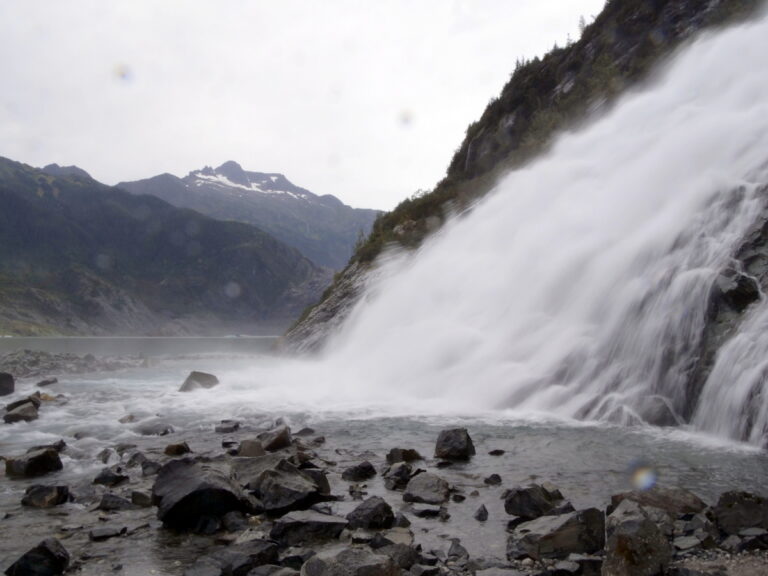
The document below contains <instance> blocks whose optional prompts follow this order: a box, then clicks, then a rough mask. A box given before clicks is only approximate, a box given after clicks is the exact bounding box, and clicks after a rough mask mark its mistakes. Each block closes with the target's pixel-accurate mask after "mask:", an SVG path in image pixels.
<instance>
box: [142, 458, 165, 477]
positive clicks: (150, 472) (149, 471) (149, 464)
mask: <svg viewBox="0 0 768 576" xmlns="http://www.w3.org/2000/svg"><path fill="white" fill-rule="evenodd" d="M160 468H162V466H161V464H160V462H153V461H152V460H145V461H144V462H142V463H141V475H142V476H144V477H147V476H154V475H155V474H157V473H158V472H160Z"/></svg>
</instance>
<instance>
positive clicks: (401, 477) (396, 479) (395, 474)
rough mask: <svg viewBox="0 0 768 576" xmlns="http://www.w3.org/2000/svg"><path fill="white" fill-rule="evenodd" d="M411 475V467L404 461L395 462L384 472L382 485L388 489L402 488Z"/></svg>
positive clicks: (406, 484)
mask: <svg viewBox="0 0 768 576" xmlns="http://www.w3.org/2000/svg"><path fill="white" fill-rule="evenodd" d="M411 476H413V468H412V467H411V465H410V464H408V463H406V462H397V463H395V464H393V465H392V466H390V468H389V470H387V471H386V472H385V473H384V486H386V487H387V489H388V490H403V489H404V488H405V487H406V486H408V482H410V480H411Z"/></svg>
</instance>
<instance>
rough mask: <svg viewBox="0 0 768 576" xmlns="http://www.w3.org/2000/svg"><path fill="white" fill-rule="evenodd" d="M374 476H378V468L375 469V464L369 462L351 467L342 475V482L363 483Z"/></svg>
mask: <svg viewBox="0 0 768 576" xmlns="http://www.w3.org/2000/svg"><path fill="white" fill-rule="evenodd" d="M374 476H376V468H374V467H373V464H371V463H370V462H368V461H367V460H366V461H365V462H361V463H360V464H355V465H354V466H350V467H349V468H347V469H345V470H344V471H343V472H342V473H341V478H342V480H346V481H347V482H363V481H364V480H368V479H369V478H373V477H374Z"/></svg>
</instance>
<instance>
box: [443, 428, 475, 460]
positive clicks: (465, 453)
mask: <svg viewBox="0 0 768 576" xmlns="http://www.w3.org/2000/svg"><path fill="white" fill-rule="evenodd" d="M474 455H475V446H474V444H472V438H470V437H469V432H467V429H466V428H452V429H449V430H443V431H442V432H440V435H439V436H438V437H437V443H436V444H435V458H445V459H447V460H469V458H470V457H471V456H474Z"/></svg>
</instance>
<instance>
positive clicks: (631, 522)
mask: <svg viewBox="0 0 768 576" xmlns="http://www.w3.org/2000/svg"><path fill="white" fill-rule="evenodd" d="M671 559H672V547H671V546H670V544H669V541H668V539H667V537H666V536H665V535H664V533H663V532H662V530H661V529H660V528H659V526H657V525H656V523H655V522H653V521H652V520H651V519H649V518H648V513H647V510H645V509H643V508H642V507H641V506H640V505H638V504H637V503H636V502H632V501H628V500H627V501H624V502H622V503H621V504H620V505H619V506H618V507H617V508H616V510H614V511H613V512H612V513H611V515H610V516H609V517H608V541H607V543H606V546H605V559H604V561H603V573H604V574H616V575H617V576H635V575H638V576H641V575H646V574H647V575H653V574H662V573H664V570H665V569H666V567H667V566H668V565H669V563H670V561H671Z"/></svg>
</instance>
